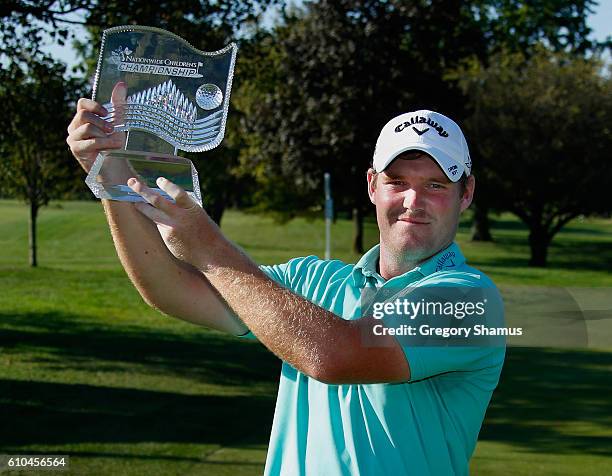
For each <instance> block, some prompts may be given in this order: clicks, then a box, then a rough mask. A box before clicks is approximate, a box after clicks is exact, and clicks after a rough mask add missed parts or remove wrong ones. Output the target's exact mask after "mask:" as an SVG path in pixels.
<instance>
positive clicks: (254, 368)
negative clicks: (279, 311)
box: [0, 311, 280, 386]
mask: <svg viewBox="0 0 612 476" xmlns="http://www.w3.org/2000/svg"><path fill="white" fill-rule="evenodd" d="M0 323H2V324H3V325H4V328H0V348H3V349H4V351H5V352H22V351H24V350H25V351H26V352H29V351H31V350H35V349H44V352H45V357H38V356H37V357H33V358H32V359H31V361H32V363H33V364H35V365H36V364H38V365H43V366H44V368H46V369H48V370H50V371H59V372H61V371H70V370H82V371H92V372H116V371H117V370H124V371H129V370H130V368H129V365H130V364H135V365H138V371H139V372H141V373H147V374H151V375H161V374H171V375H173V376H182V377H185V378H190V379H194V380H197V381H201V382H206V383H212V384H218V385H236V386H246V385H253V384H257V383H268V384H271V385H272V384H273V383H274V382H276V380H277V379H278V375H279V372H280V361H279V360H278V359H277V358H276V357H274V355H273V354H271V353H270V352H268V351H267V350H266V349H265V348H264V347H263V346H261V345H259V344H256V343H254V342H246V341H245V340H242V339H239V338H235V337H231V336H224V335H222V334H218V333H214V332H210V331H205V330H202V331H199V330H197V331H193V332H190V333H185V334H177V333H170V332H167V333H164V332H161V331H159V330H147V329H145V328H144V327H135V326H132V327H130V326H127V325H125V324H112V325H104V324H103V323H97V322H96V321H95V319H94V318H91V319H88V320H84V319H83V316H75V315H70V314H66V313H61V312H58V311H52V312H46V313H22V314H19V315H11V314H6V313H2V312H0Z"/></svg>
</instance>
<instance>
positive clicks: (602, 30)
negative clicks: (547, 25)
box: [47, 0, 612, 66]
mask: <svg viewBox="0 0 612 476" xmlns="http://www.w3.org/2000/svg"><path fill="white" fill-rule="evenodd" d="M588 23H589V26H590V27H591V28H592V29H593V37H594V38H596V39H597V40H603V39H605V38H606V37H607V36H611V35H612V0H599V5H598V6H597V7H596V8H595V13H594V14H593V15H591V16H590V17H589V22H588ZM47 51H49V52H50V53H52V54H53V55H54V56H55V57H56V58H58V59H60V60H62V61H64V62H66V63H68V65H69V66H72V65H74V64H75V63H76V61H77V57H76V54H75V52H74V51H73V50H72V48H70V47H69V46H63V47H62V46H59V45H55V44H49V45H48V47H47Z"/></svg>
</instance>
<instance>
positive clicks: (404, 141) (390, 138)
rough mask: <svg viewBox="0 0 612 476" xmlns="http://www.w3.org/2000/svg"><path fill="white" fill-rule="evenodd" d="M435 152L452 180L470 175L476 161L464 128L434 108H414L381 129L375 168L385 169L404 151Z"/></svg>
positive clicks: (434, 154) (378, 169)
mask: <svg viewBox="0 0 612 476" xmlns="http://www.w3.org/2000/svg"><path fill="white" fill-rule="evenodd" d="M409 150H420V151H423V152H426V153H427V154H429V155H431V156H432V157H433V158H434V159H435V161H436V162H437V163H438V165H439V166H440V168H442V170H444V173H445V174H446V176H447V177H448V178H449V179H450V181H451V182H457V181H458V180H459V179H460V178H461V175H463V173H464V172H465V175H470V173H471V171H472V160H471V159H470V152H469V150H468V146H467V142H466V141H465V137H464V136H463V132H461V128H460V127H459V126H458V125H457V124H456V123H455V122H454V121H453V120H451V119H449V118H448V117H446V116H444V115H443V114H439V113H437V112H433V111H427V110H422V111H414V112H407V113H405V114H401V115H399V116H397V117H395V118H393V119H391V120H390V121H389V122H387V124H386V125H385V127H383V128H382V131H380V135H379V136H378V140H377V141H376V150H375V151H374V170H376V172H382V171H383V170H385V169H386V168H387V166H388V165H389V164H390V163H391V162H392V161H393V159H395V158H396V157H397V156H398V155H400V154H401V153H402V152H407V151H409Z"/></svg>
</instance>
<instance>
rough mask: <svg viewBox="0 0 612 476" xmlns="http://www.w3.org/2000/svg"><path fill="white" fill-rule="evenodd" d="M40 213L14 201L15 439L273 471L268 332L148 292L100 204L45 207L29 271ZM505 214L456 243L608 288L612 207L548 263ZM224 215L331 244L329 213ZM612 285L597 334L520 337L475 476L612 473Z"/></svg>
mask: <svg viewBox="0 0 612 476" xmlns="http://www.w3.org/2000/svg"><path fill="white" fill-rule="evenodd" d="M27 213H28V209H27V208H26V207H25V206H24V205H22V204H19V203H17V202H15V201H0V290H1V292H0V369H1V375H0V419H1V421H2V424H1V426H0V454H28V453H44V454H69V455H70V456H71V471H70V473H71V474H93V475H101V474H121V475H147V476H151V475H157V474H163V475H186V474H193V475H196V474H210V475H256V474H261V473H262V470H263V464H264V462H265V454H266V448H267V443H268V437H269V433H270V428H271V422H272V415H273V412H274V403H275V397H276V388H277V380H278V373H279V370H280V362H279V361H278V360H277V359H276V358H275V357H274V356H273V355H272V354H270V353H269V352H267V351H266V349H265V348H263V347H262V346H261V345H259V344H257V343H255V342H249V341H244V340H240V339H236V338H233V337H231V336H225V335H222V334H220V333H217V332H214V331H208V330H206V329H204V328H201V327H197V326H194V325H190V324H186V323H182V322H179V321H177V320H174V319H171V318H168V317H166V316H163V315H162V314H160V313H158V312H156V311H154V310H152V309H150V308H149V307H148V306H147V305H146V304H144V303H143V301H142V299H141V298H140V296H139V295H138V293H137V292H136V291H135V289H134V288H133V287H132V285H131V284H130V282H129V280H128V279H127V277H126V275H125V273H124V271H123V270H122V268H121V266H120V264H119V261H118V259H117V257H116V254H115V251H114V248H113V245H112V241H111V238H110V234H109V232H108V229H107V226H106V222H105V219H104V216H103V212H102V208H101V205H100V204H99V203H98V202H61V203H55V204H53V205H52V206H50V207H47V208H44V209H42V211H41V214H40V220H39V265H40V267H39V268H38V269H31V268H29V267H28V266H27V255H28V250H27V242H28V239H27ZM492 218H493V225H494V227H493V235H494V237H495V240H496V241H495V242H494V243H472V242H470V241H468V238H469V233H468V232H469V230H468V223H467V222H466V223H462V226H461V228H460V232H459V235H458V242H459V244H460V245H461V247H462V249H463V251H464V253H465V254H466V256H467V259H468V262H469V263H470V264H472V265H473V266H475V267H478V268H480V269H481V270H483V271H484V272H486V273H487V274H489V276H490V277H491V278H492V279H493V280H494V281H495V282H496V284H498V286H499V287H500V288H501V289H502V292H503V291H504V289H506V290H507V292H508V294H510V293H511V292H512V290H516V289H517V286H519V285H522V286H524V285H528V286H538V287H543V288H546V287H555V288H562V287H575V288H581V289H585V288H596V290H597V292H596V293H595V294H597V296H599V297H600V298H601V295H602V292H601V290H602V288H603V290H604V293H605V289H606V288H607V289H610V288H612V273H610V269H612V221H611V220H610V219H585V220H575V221H574V222H572V223H570V224H569V225H568V226H567V227H566V229H565V230H564V231H563V232H561V233H560V234H559V235H558V236H557V237H556V238H555V240H554V242H553V245H552V247H551V249H550V262H549V267H548V268H547V269H532V268H529V267H528V266H527V261H528V247H527V240H526V236H527V235H526V230H525V229H524V227H523V226H522V225H521V223H519V222H518V221H517V220H516V219H514V218H512V216H510V215H502V216H492ZM222 229H223V230H224V231H225V232H226V233H227V235H228V236H229V237H230V238H232V239H234V240H235V241H236V242H237V243H238V244H239V245H240V246H241V247H243V248H244V249H245V250H246V251H247V252H248V253H249V254H250V255H251V256H252V257H253V258H254V259H255V260H256V261H257V262H259V263H262V264H270V263H280V262H284V261H286V260H288V259H289V258H292V257H295V256H304V255H309V254H317V255H319V256H321V255H322V254H323V250H324V245H325V241H324V235H323V231H324V223H323V220H314V221H307V220H305V219H296V220H294V221H292V222H290V223H289V224H287V225H278V224H275V223H274V222H273V221H272V220H271V219H269V218H265V217H261V216H257V215H252V214H247V213H243V212H237V211H229V212H227V213H226V214H225V215H224V218H223V223H222ZM351 232H352V223H351V222H349V221H346V220H338V222H337V223H336V224H334V225H333V227H332V233H333V241H332V243H333V245H332V256H333V257H336V258H340V259H343V260H345V261H349V262H355V260H356V259H358V256H356V255H353V254H351V253H350V252H349V250H350V242H351ZM365 237H366V248H368V247H370V246H371V245H373V244H374V243H376V241H377V231H376V226H375V224H374V223H373V222H372V221H367V222H366V230H365ZM583 294H584V293H583ZM585 299H586V300H589V298H585ZM611 300H612V298H609V300H608V301H606V300H605V299H604V300H602V301H601V302H599V303H597V305H598V306H599V307H597V309H600V310H601V313H600V314H597V315H598V316H599V320H595V319H593V322H592V323H588V325H592V326H593V327H592V329H591V328H589V332H590V333H592V335H589V337H590V341H589V342H590V343H591V345H590V346H589V347H588V348H578V349H568V348H563V349H553V348H510V349H509V350H508V354H507V359H506V364H505V367H504V370H503V373H502V377H501V384H500V386H499V388H498V389H497V391H496V392H495V394H494V396H493V401H492V403H491V406H490V407H489V411H488V413H487V418H486V420H485V423H484V425H483V429H482V431H481V435H480V438H479V443H478V446H477V449H476V453H475V455H474V458H473V459H472V465H471V470H472V474H475V475H498V474H513V475H534V474H542V475H567V474H571V475H600V474H605V473H608V472H609V468H610V467H611V466H612V399H611V398H610V395H612V342H611V341H610V335H609V334H607V333H605V331H602V330H601V329H604V327H603V326H601V322H605V320H606V319H607V320H608V321H610V317H611V315H612V306H611V305H610V302H611ZM606 306H607V307H606ZM606 310H607V314H606ZM597 326H601V327H597ZM595 329H597V332H595ZM595 333H597V335H595ZM11 474H16V473H11ZM24 474H31V473H24ZM62 474H66V473H62Z"/></svg>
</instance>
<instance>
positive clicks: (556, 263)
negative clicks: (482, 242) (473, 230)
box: [469, 236, 612, 271]
mask: <svg viewBox="0 0 612 476" xmlns="http://www.w3.org/2000/svg"><path fill="white" fill-rule="evenodd" d="M495 245H496V247H498V248H499V249H501V252H500V253H499V254H500V255H502V256H495V255H487V256H486V257H479V256H478V255H477V254H475V255H474V256H472V257H471V259H470V260H469V264H470V265H471V266H475V267H478V266H489V267H495V268H500V269H503V268H524V267H527V266H528V265H529V245H528V242H527V237H526V236H525V237H521V236H498V237H496V238H495ZM503 255H505V256H503ZM548 268H551V269H567V270H571V271H578V270H584V271H607V270H609V269H611V268H612V242H589V241H581V240H573V239H569V238H564V239H563V240H559V239H558V237H556V238H555V239H554V240H553V242H552V244H551V246H550V248H549V250H548Z"/></svg>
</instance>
